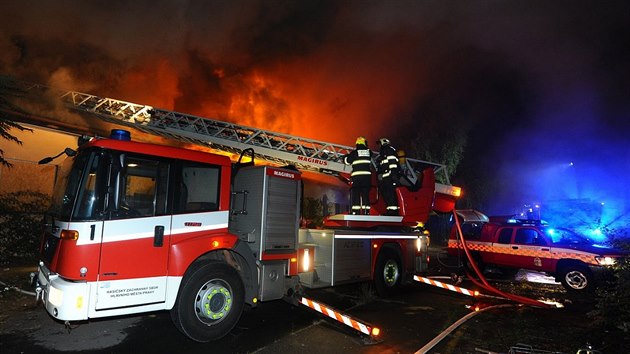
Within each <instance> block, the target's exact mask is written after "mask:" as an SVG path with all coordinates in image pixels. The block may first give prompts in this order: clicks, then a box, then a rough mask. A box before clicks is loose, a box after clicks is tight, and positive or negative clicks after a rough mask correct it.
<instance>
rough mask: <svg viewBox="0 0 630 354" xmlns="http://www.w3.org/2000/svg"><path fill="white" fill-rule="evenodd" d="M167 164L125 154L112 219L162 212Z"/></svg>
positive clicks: (153, 214) (152, 214)
mask: <svg viewBox="0 0 630 354" xmlns="http://www.w3.org/2000/svg"><path fill="white" fill-rule="evenodd" d="M167 171H168V165H167V164H166V163H160V162H159V161H154V160H149V159H142V158H136V157H127V158H126V159H125V164H124V166H123V171H122V173H121V177H120V180H119V183H120V195H119V196H120V197H119V200H120V202H119V206H118V210H117V211H116V212H114V213H113V214H112V218H113V219H126V218H136V217H148V216H155V215H156V214H162V213H163V212H164V203H165V200H166V198H165V195H166V176H167V175H168V173H167Z"/></svg>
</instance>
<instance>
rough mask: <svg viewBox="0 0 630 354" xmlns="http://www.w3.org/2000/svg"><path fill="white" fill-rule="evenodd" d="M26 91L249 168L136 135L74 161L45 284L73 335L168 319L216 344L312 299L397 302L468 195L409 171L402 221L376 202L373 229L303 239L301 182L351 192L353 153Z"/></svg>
mask: <svg viewBox="0 0 630 354" xmlns="http://www.w3.org/2000/svg"><path fill="white" fill-rule="evenodd" d="M16 85H20V83H19V82H18V83H16ZM20 89H21V91H22V92H23V93H24V95H23V96H22V97H24V98H25V99H29V97H30V98H31V99H33V100H35V99H36V98H37V99H41V98H42V97H46V98H47V97H54V99H55V100H60V102H62V103H64V104H65V105H66V107H67V108H69V109H70V110H73V111H74V112H78V113H80V114H81V115H83V116H84V117H86V118H88V119H94V118H98V119H102V120H105V121H107V122H110V123H114V124H116V125H121V126H126V127H128V128H133V129H137V130H140V131H144V132H148V133H151V134H155V135H159V136H162V137H166V138H169V139H175V140H177V141H180V142H182V141H183V142H187V143H192V144H196V145H200V146H203V147H207V148H211V149H214V150H218V151H221V152H229V153H237V154H238V156H239V158H238V160H237V161H236V162H233V161H232V159H231V158H230V157H228V156H225V155H221V154H218V153H212V152H204V151H198V150H197V149H195V150H193V149H184V148H178V147H172V146H162V145H156V144H151V143H144V142H136V141H133V139H132V138H131V134H130V131H129V130H128V129H126V128H125V129H114V130H112V134H111V136H110V137H108V138H98V137H92V138H90V139H82V140H83V141H82V144H80V146H79V148H78V149H77V150H74V149H66V151H65V152H66V154H67V155H68V156H67V157H66V159H65V161H64V162H63V163H62V164H61V167H60V171H59V173H58V177H57V180H56V183H55V188H54V195H53V202H52V208H51V210H50V212H49V213H48V214H47V216H46V223H45V232H44V236H43V240H42V245H41V261H40V263H39V267H38V272H37V274H35V276H34V286H35V287H36V290H37V293H38V298H39V299H41V300H42V302H43V304H44V307H45V308H46V310H47V312H48V313H49V314H50V315H52V317H54V318H55V319H58V320H60V321H66V323H69V322H72V321H83V320H88V319H92V318H104V317H110V316H118V315H127V314H135V313H144V312H149V311H158V310H168V311H170V314H171V317H172V319H173V322H174V324H175V326H176V327H177V328H178V329H179V330H180V331H181V332H182V333H183V334H184V335H186V336H188V337H189V338H190V339H192V340H194V341H198V342H207V341H212V340H216V339H219V338H221V337H223V336H224V335H226V334H227V333H229V331H230V330H231V329H232V328H233V327H234V326H235V324H236V323H237V322H238V320H239V318H240V316H241V312H242V310H243V308H244V306H245V305H248V306H257V304H258V303H259V302H265V301H272V300H278V299H290V298H291V297H295V295H296V294H300V293H301V292H302V290H303V288H322V287H334V286H338V285H341V284H348V283H353V282H364V281H372V282H374V284H375V287H376V290H377V291H378V292H379V294H381V295H387V294H388V293H391V292H393V291H395V290H396V289H397V288H398V287H399V286H400V285H401V284H403V283H405V282H407V281H411V280H412V275H413V274H418V273H422V272H424V271H426V270H427V265H428V252H427V247H428V244H429V237H428V235H427V234H426V233H424V232H423V230H422V228H421V225H422V223H423V222H425V221H426V220H427V218H428V215H429V213H431V212H432V210H436V211H440V212H448V211H450V210H452V209H453V207H454V204H455V201H456V199H457V197H458V196H459V193H460V189H459V188H458V187H455V186H452V185H450V184H448V176H447V175H446V171H445V168H444V166H443V165H439V164H433V163H430V162H426V161H420V160H412V159H408V160H407V163H409V164H411V165H410V167H413V168H414V169H415V170H416V171H419V173H421V174H422V176H423V177H422V184H421V185H420V186H419V188H416V189H414V190H410V189H406V188H404V187H400V188H398V199H399V205H400V206H401V215H400V216H385V215H384V214H385V213H384V212H385V207H384V205H383V204H384V203H383V201H382V200H381V199H380V198H379V197H378V193H377V192H376V189H375V188H374V191H373V193H372V196H373V204H374V207H373V208H372V214H371V215H349V214H347V213H343V214H336V215H332V216H329V217H328V218H327V219H326V220H324V227H323V228H317V229H307V228H300V209H301V199H302V193H303V189H304V184H305V179H304V178H303V174H304V173H303V172H305V171H310V172H311V173H313V172H315V173H324V174H331V175H336V176H339V177H340V178H347V176H349V173H350V170H349V166H346V165H345V164H343V162H342V161H343V156H344V155H345V154H347V153H349V152H350V151H351V150H352V149H353V148H352V147H348V146H342V145H336V144H331V143H326V142H321V141H315V140H310V139H304V138H301V137H295V136H290V135H286V134H280V133H275V132H270V131H265V130H260V129H255V128H251V127H246V126H241V125H237V124H233V123H228V122H223V121H218V120H212V119H208V118H202V117H196V116H191V115H187V114H181V113H177V112H172V111H166V110H162V109H156V108H153V107H150V106H146V105H139V104H133V103H129V102H125V101H120V100H115V99H111V98H104V97H98V96H94V95H89V94H84V93H79V92H74V91H59V90H55V89H52V88H48V87H45V86H41V85H24V86H21V87H20ZM248 154H249V155H250V156H249V158H248V156H247V155H248ZM254 158H255V159H256V160H261V161H263V162H266V163H264V164H262V165H258V164H256V165H255V164H254V163H253V162H254ZM48 160H49V159H45V161H42V162H47V161H48ZM436 172H437V173H440V172H442V173H444V175H445V176H446V177H445V178H443V180H445V181H446V183H444V184H443V183H436V178H435V174H436Z"/></svg>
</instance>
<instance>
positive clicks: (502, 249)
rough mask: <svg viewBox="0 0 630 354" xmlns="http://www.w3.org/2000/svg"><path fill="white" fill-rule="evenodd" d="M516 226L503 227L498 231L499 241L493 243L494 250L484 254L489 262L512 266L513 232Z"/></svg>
mask: <svg viewBox="0 0 630 354" xmlns="http://www.w3.org/2000/svg"><path fill="white" fill-rule="evenodd" d="M513 233H514V228H512V227H502V228H499V229H498V230H497V231H496V234H497V240H496V241H497V242H495V243H493V244H492V251H491V252H487V253H485V254H484V259H485V260H486V262H488V263H494V264H498V265H507V266H510V265H511V264H512V263H513V261H512V253H513V250H512V234H513Z"/></svg>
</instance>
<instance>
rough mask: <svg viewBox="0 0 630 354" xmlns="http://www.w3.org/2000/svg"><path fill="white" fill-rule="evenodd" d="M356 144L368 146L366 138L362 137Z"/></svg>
mask: <svg viewBox="0 0 630 354" xmlns="http://www.w3.org/2000/svg"><path fill="white" fill-rule="evenodd" d="M356 144H357V145H367V141H366V140H365V138H364V137H362V136H360V137H358V138H357V142H356Z"/></svg>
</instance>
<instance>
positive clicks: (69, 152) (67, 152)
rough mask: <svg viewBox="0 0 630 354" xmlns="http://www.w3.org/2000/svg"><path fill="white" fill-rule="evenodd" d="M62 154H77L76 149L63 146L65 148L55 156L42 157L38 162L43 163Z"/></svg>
mask: <svg viewBox="0 0 630 354" xmlns="http://www.w3.org/2000/svg"><path fill="white" fill-rule="evenodd" d="M63 154H66V155H68V156H75V155H76V154H77V151H76V150H73V149H71V148H65V150H63V151H62V152H60V153H58V154H57V155H55V156H52V157H51V156H49V157H44V158H43V159H41V160H39V162H38V164H40V165H45V164H47V163H49V162H51V161H52V160H54V159H56V158H58V157H59V156H61V155H63Z"/></svg>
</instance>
